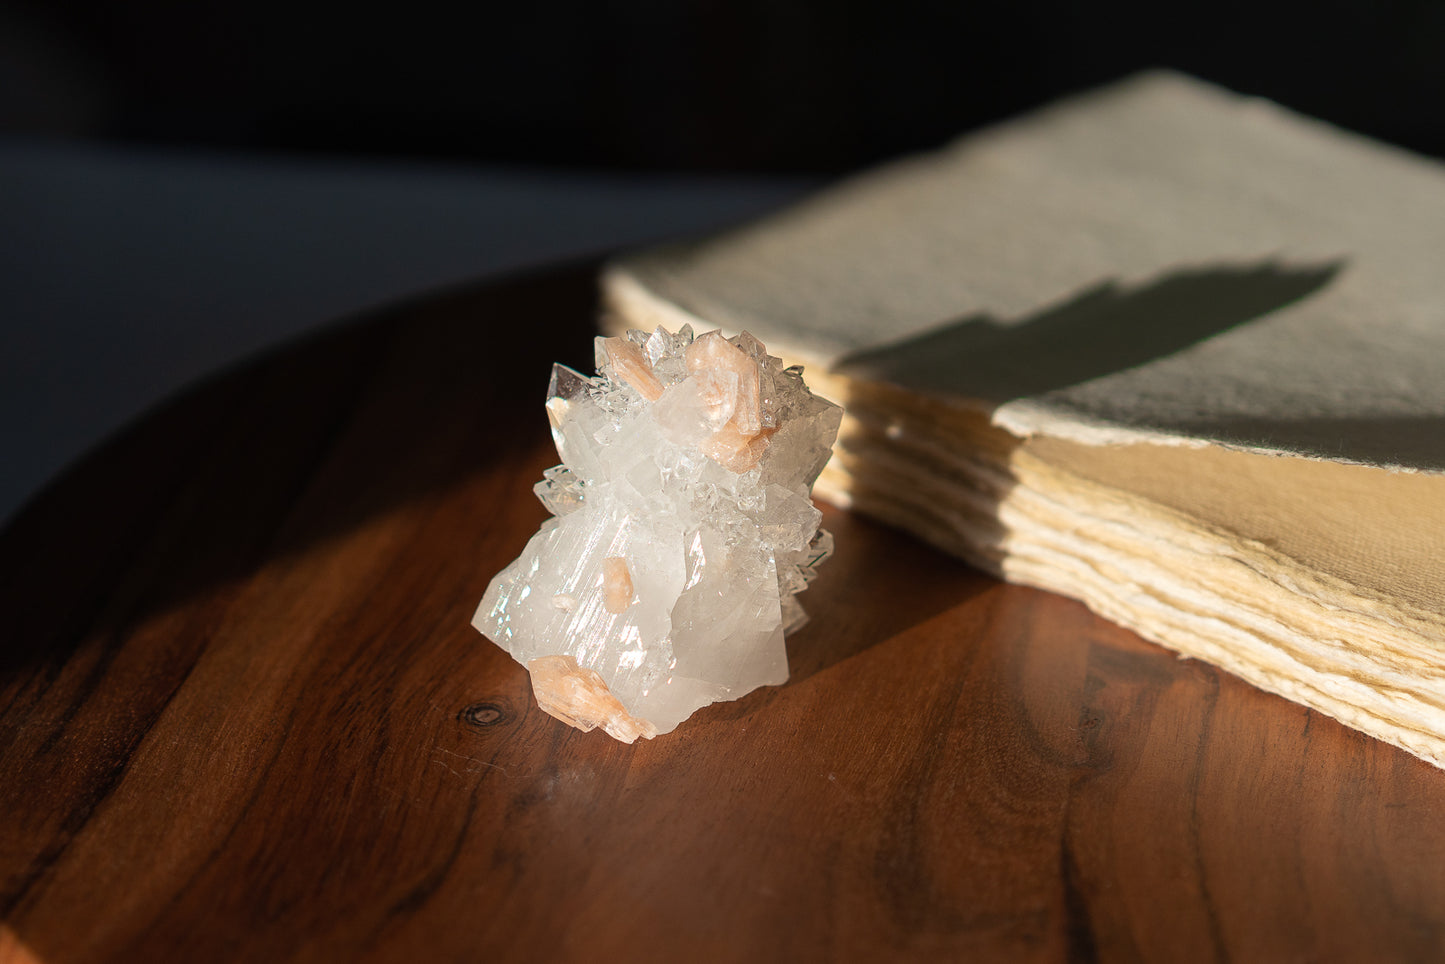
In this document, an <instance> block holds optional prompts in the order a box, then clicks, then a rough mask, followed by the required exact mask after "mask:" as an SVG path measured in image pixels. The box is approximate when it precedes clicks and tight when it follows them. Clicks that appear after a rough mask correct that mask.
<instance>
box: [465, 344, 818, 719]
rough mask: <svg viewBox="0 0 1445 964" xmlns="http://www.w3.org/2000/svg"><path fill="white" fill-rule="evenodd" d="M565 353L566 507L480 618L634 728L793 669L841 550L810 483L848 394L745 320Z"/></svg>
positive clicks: (556, 476) (603, 713)
mask: <svg viewBox="0 0 1445 964" xmlns="http://www.w3.org/2000/svg"><path fill="white" fill-rule="evenodd" d="M596 356H597V371H598V374H597V377H595V378H588V377H585V376H583V375H580V374H578V373H577V372H575V371H573V370H571V369H570V368H566V367H563V366H561V365H557V366H555V367H554V368H553V370H552V384H551V387H550V389H549V391H548V399H547V416H548V419H549V420H550V421H551V423H552V438H553V440H554V441H555V442H556V445H557V454H558V455H560V456H561V458H562V462H563V464H562V465H559V466H557V467H555V468H551V469H548V470H547V471H546V472H545V473H543V479H542V481H541V482H538V483H537V485H536V486H535V491H536V493H537V497H538V498H539V499H541V500H542V504H543V505H545V506H546V507H547V509H548V510H550V511H551V513H552V515H553V516H554V518H551V519H548V520H547V521H546V522H544V523H543V524H542V527H541V529H539V530H538V532H537V534H536V535H535V536H533V537H532V540H531V541H530V542H529V543H527V548H526V549H525V550H523V552H522V554H521V556H519V557H518V558H517V559H516V561H515V562H513V563H512V564H511V565H510V566H508V567H507V568H506V569H504V570H503V571H502V572H500V573H499V574H498V575H497V576H496V578H494V579H493V580H492V583H491V585H490V586H489V587H488V588H487V592H486V595H485V596H484V597H483V598H482V602H481V605H480V606H479V607H478V608H477V613H476V616H475V617H474V618H473V620H472V625H474V626H475V627H476V628H477V629H478V630H480V631H481V632H482V633H483V634H484V635H486V636H487V637H488V638H489V639H491V640H492V641H493V642H495V643H497V645H499V646H501V647H502V648H503V649H505V650H507V652H509V653H511V654H512V656H513V657H514V658H516V660H517V661H518V662H520V663H522V664H523V665H524V666H526V667H527V669H528V670H529V672H530V673H531V675H532V687H533V691H534V692H535V693H536V696H537V702H538V704H539V705H540V706H541V708H542V709H543V710H545V711H546V712H548V713H550V714H551V715H552V716H555V717H557V718H558V719H560V720H562V721H564V722H566V723H570V724H571V725H573V726H575V727H578V728H579V729H582V730H590V729H593V728H594V727H598V726H600V727H602V728H603V729H604V730H606V732H607V733H608V734H610V735H611V736H613V737H615V738H616V739H619V740H622V741H624V742H627V743H631V742H632V741H633V740H635V739H637V737H639V736H643V737H647V738H649V739H650V738H652V737H654V736H656V735H657V734H659V733H666V732H668V731H670V730H672V729H673V728H674V727H676V726H677V725H678V724H679V723H680V722H682V721H683V720H685V719H687V717H688V716H690V715H692V713H693V711H695V710H697V709H698V708H699V707H702V706H706V705H707V704H709V703H713V702H716V701H718V700H729V699H737V698H738V697H740V696H742V695H744V694H745V693H748V692H750V691H751V690H753V689H755V688H757V687H759V686H764V685H776V684H779V683H782V682H784V681H785V680H786V679H787V678H788V658H787V652H786V650H785V649H784V645H783V637H784V634H785V633H789V632H792V631H793V630H794V629H797V628H798V627H799V626H801V625H802V624H803V623H804V622H805V621H806V619H807V617H806V616H805V615H804V613H803V609H802V607H801V606H799V605H798V602H797V600H796V599H795V598H794V597H795V596H796V595H797V593H799V592H801V591H802V590H803V589H805V588H807V585H808V583H809V582H810V581H811V580H812V578H813V576H814V575H815V573H816V570H817V566H818V564H819V563H821V562H822V561H823V560H824V559H826V558H827V557H828V556H829V555H830V554H831V552H832V537H831V536H830V535H829V534H828V533H827V532H826V531H824V530H822V529H819V528H818V522H819V520H820V519H821V518H822V515H821V513H820V512H819V511H818V510H817V509H816V508H814V506H813V503H812V501H811V499H810V497H809V496H810V492H811V488H812V484H813V480H814V479H816V478H817V476H818V473H819V472H820V471H821V470H822V468H823V464H824V463H825V462H827V460H828V454H829V451H830V448H831V446H832V443H833V438H834V436H835V435H837V433H838V424H839V421H840V419H841V418H842V409H840V408H839V407H838V406H836V405H834V404H833V403H831V402H829V401H827V400H825V399H822V398H819V397H818V396H816V395H814V394H813V393H812V392H810V391H808V389H807V387H806V386H805V385H804V384H803V378H802V369H801V368H798V367H793V368H784V367H783V365H782V362H781V361H779V360H778V359H777V358H775V357H773V356H771V355H769V354H768V353H767V351H766V349H765V348H764V347H763V344H762V343H761V342H759V341H758V340H757V339H756V338H754V337H752V336H751V335H749V334H747V333H746V332H744V333H743V334H741V335H738V336H737V337H735V338H725V337H723V335H722V334H721V333H720V332H716V331H712V332H707V333H706V334H703V335H700V336H698V337H696V338H694V337H693V333H692V329H691V328H689V327H687V326H684V327H683V328H682V329H681V330H680V331H678V332H677V333H676V334H671V333H669V332H668V331H667V330H665V329H663V328H659V329H657V330H656V331H654V332H652V333H650V334H649V333H648V332H644V331H631V332H628V334H627V336H626V337H619V338H598V339H597V348H596Z"/></svg>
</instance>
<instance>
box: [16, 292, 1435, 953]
mask: <svg viewBox="0 0 1445 964" xmlns="http://www.w3.org/2000/svg"><path fill="white" fill-rule="evenodd" d="M592 312H593V297H592V266H580V267H574V268H569V269H564V270H557V271H552V272H548V273H544V274H541V275H537V276H532V277H527V278H521V279H516V280H512V281H509V282H506V283H499V284H492V285H486V286H479V287H477V288H475V289H470V290H460V291H455V292H450V293H445V294H442V295H438V296H435V297H432V298H428V299H425V300H422V301H418V302H415V303H412V304H408V305H402V306H399V307H398V308H396V309H394V310H391V311H389V312H386V313H383V314H379V315H377V316H375V317H372V318H369V319H364V320H361V321H358V322H354V323H351V324H348V325H344V326H341V327H338V328H335V329H332V330H330V331H328V332H327V333H325V334H324V335H322V336H320V337H317V338H314V339H312V340H310V341H308V342H305V343H301V344H298V345H294V346H291V347H288V348H286V349H284V350H282V351H279V352H276V353H274V354H271V355H269V356H266V357H264V358H261V359H258V360H256V361H254V362H253V363H250V364H247V365H245V366H242V367H240V368H238V369H236V370H233V371H230V372H227V373H224V374H222V375H220V376H218V377H217V378H215V379H212V380H211V381H210V382H208V383H206V384H205V385H203V386H201V387H199V388H198V389H196V390H194V391H192V392H190V393H187V394H186V395H184V396H182V397H179V398H177V399H175V400H173V401H172V402H171V403H170V404H168V405H166V406H164V407H163V408H162V409H160V410H159V411H156V412H153V413H151V414H150V415H148V416H147V417H145V418H144V419H142V420H140V421H139V422H138V423H137V424H135V425H134V426H132V427H131V429H130V430H129V431H127V432H126V433H124V434H123V435H122V436H121V437H119V438H118V439H116V440H115V441H113V442H112V443H110V444H109V445H107V446H106V447H105V448H104V449H102V450H100V451H98V452H96V453H94V454H93V455H92V456H91V457H90V458H88V459H87V460H85V461H84V462H83V463H82V464H80V465H78V466H76V467H75V468H74V469H73V470H72V471H71V472H70V473H69V474H68V475H67V476H66V477H64V478H63V479H61V480H60V481H59V482H57V483H56V484H55V485H53V486H52V487H51V488H50V489H49V490H47V492H46V493H45V494H44V495H43V496H41V497H40V498H39V499H38V500H37V501H35V502H34V503H33V504H32V505H30V506H29V507H28V509H27V510H26V512H25V513H24V514H23V515H22V516H21V517H20V518H18V519H17V520H16V521H15V523H14V524H13V525H12V526H11V527H10V528H9V529H8V530H7V531H6V532H5V533H4V534H3V535H0V618H3V629H0V640H3V646H0V960H5V961H42V962H45V964H79V962H88V961H102V960H105V961H112V960H115V961H147V962H151V961H167V960H179V961H229V960H264V961H276V960H317V961H334V960H368V961H415V960H427V961H432V962H444V961H473V960H483V959H501V960H540V959H549V960H580V959H586V960H603V961H606V960H622V959H630V960H644V961H645V960H687V959H710V960H723V961H731V960H738V961H741V960H760V959H761V960H813V959H850V960H881V959H899V958H916V959H923V960H936V959H940V958H945V959H946V958H955V957H962V956H982V957H986V958H1004V959H1010V960H1057V959H1064V958H1075V959H1084V960H1087V959H1095V958H1099V959H1109V960H1130V959H1147V960H1219V959H1226V958H1235V959H1245V960H1251V959H1253V960H1281V959H1300V960H1306V959H1307V960H1327V959H1340V960H1345V959H1353V960H1364V959H1371V960H1378V959H1382V958H1396V959H1420V960H1426V959H1439V958H1441V957H1442V956H1445V821H1442V820H1441V815H1442V813H1445V773H1442V772H1440V771H1437V770H1435V769H1432V768H1431V767H1429V766H1428V765H1426V764H1424V763H1422V762H1421V761H1419V760H1416V759H1414V758H1412V757H1410V756H1408V755H1407V754H1404V753H1402V752H1399V751H1397V750H1394V749H1392V748H1390V747H1388V746H1385V745H1383V744H1380V743H1376V742H1374V741H1372V740H1369V739H1368V738H1365V737H1362V736H1360V735H1358V734H1356V733H1353V732H1351V731H1350V730H1348V729H1346V728H1344V727H1342V726H1340V725H1338V724H1336V723H1334V722H1332V721H1330V720H1327V719H1324V718H1320V717H1316V716H1315V715H1313V714H1311V713H1310V712H1308V711H1306V710H1304V709H1302V708H1300V707H1297V706H1294V705H1292V704H1289V703H1287V702H1285V701H1283V700H1280V699H1277V698H1275V697H1271V696H1267V695H1265V694H1263V693H1260V692H1258V691H1256V690H1253V689H1251V688H1249V687H1247V686H1245V685H1244V684H1242V683H1240V682H1238V681H1236V680H1234V679H1232V678H1230V677H1228V676H1225V675H1222V674H1220V673H1218V672H1216V671H1215V670H1213V669H1211V668H1209V667H1206V666H1202V665H1199V664H1197V663H1193V662H1188V661H1181V660H1178V659H1176V658H1175V657H1173V656H1171V655H1170V654H1168V653H1166V652H1164V651H1163V650H1160V649H1158V648H1155V647H1153V646H1150V645H1148V644H1146V643H1144V642H1142V641H1141V640H1139V639H1138V638H1137V637H1135V636H1133V635H1132V634H1130V633H1128V632H1125V631H1124V630H1121V629H1118V628H1117V627H1114V626H1111V625H1109V624H1107V623H1105V622H1103V621H1101V620H1099V619H1097V618H1095V617H1093V616H1092V615H1090V614H1089V613H1088V612H1087V611H1086V610H1085V609H1083V607H1081V606H1080V605H1078V604H1076V603H1073V602H1070V601H1068V600H1065V599H1062V598H1059V597H1056V596H1051V595H1049V594H1046V593H1042V592H1037V591H1033V590H1029V589H1023V588H1019V587H1014V586H1006V585H1002V584H999V583H997V582H995V581H993V580H991V579H989V578H987V577H985V576H983V575H980V574H978V573H977V572H975V571H973V570H971V569H969V568H968V567H966V566H964V565H963V564H962V563H959V562H956V561H954V560H951V559H949V558H946V557H943V556H941V555H939V554H937V553H935V552H933V551H931V550H929V549H927V548H925V547H923V546H920V545H918V544H916V543H914V542H912V541H910V540H908V539H906V538H904V537H902V536H900V535H898V534H895V533H893V532H890V531H887V530H885V529H883V528H881V527H879V526H876V525H874V524H872V523H870V522H868V521H866V520H864V519H860V518H855V517H851V516H849V515H847V514H846V513H841V512H837V511H829V512H828V513H827V520H826V523H825V524H826V525H828V526H829V527H831V528H833V529H834V531H835V533H836V534H837V537H838V547H839V548H838V554H837V557H836V559H835V560H834V561H833V562H831V563H830V564H829V565H828V566H827V567H825V569H824V571H823V574H822V575H821V576H820V578H819V580H818V581H817V583H816V584H815V586H814V587H813V588H812V589H810V590H809V592H808V593H807V594H806V595H805V596H804V597H803V601H804V603H805V605H806V606H807V607H808V609H809V611H810V612H811V613H812V614H813V622H812V624H811V625H810V626H809V627H808V628H807V629H805V630H804V631H803V632H802V633H800V634H798V635H797V636H796V637H795V638H794V639H793V640H791V641H790V643H789V650H790V662H791V666H792V671H793V678H792V681H791V682H790V683H789V684H788V685H787V686H785V687H781V688H775V689H768V690H764V691H760V692H757V693H754V694H753V695H751V696H749V697H747V698H746V699H744V700H741V701H739V702H737V703H729V704H723V705H718V706H714V707H710V708H708V709H706V710H704V711H702V712H700V713H698V714H697V715H696V716H695V717H694V718H693V719H692V720H691V721H689V722H688V723H686V724H684V725H683V726H682V727H681V728H680V729H679V730H677V731H676V732H675V733H673V734H670V735H668V736H665V737H661V738H659V739H657V740H655V741H653V742H650V743H647V742H644V743H639V744H637V745H634V746H625V745H622V744H619V743H616V742H614V741H612V740H610V739H609V738H607V737H606V736H604V735H602V734H601V733H600V732H594V733H589V734H582V733H579V732H576V731H573V730H570V729H568V728H565V727H563V726H561V725H560V724H558V723H556V722H555V721H553V720H552V719H551V718H549V717H547V716H545V715H544V714H542V713H541V712H540V711H538V710H537V709H536V707H535V706H534V705H533V703H532V700H531V696H530V692H529V687H528V682H527V677H526V674H525V671H523V670H522V668H521V667H519V666H517V665H516V664H515V663H513V662H512V661H511V659H510V658H509V657H507V656H506V655H505V654H503V653H502V652H501V651H500V650H498V649H496V648H495V647H493V646H491V645H490V644H488V643H486V642H485V641H484V640H482V639H481V638H480V637H479V636H477V635H476V634H475V633H474V632H473V631H472V630H471V628H470V627H469V625H468V619H469V617H470V615H471V611H472V609H473V607H474V606H475V605H476V602H477V600H478V599H479V598H480V597H481V594H482V592H483V590H484V589H485V587H486V584H487V582H488V580H489V579H490V577H491V576H492V574H493V573H494V572H495V571H496V570H498V569H499V568H501V566H503V565H504V564H505V563H507V562H508V561H510V560H511V559H512V558H513V557H514V556H515V554H516V553H517V552H518V551H519V550H520V548H521V546H522V545H523V544H524V543H525V541H526V539H527V537H528V536H529V535H530V534H531V532H532V531H533V530H534V528H535V527H536V525H537V523H538V522H539V521H540V520H541V518H542V517H543V515H544V513H543V510H542V508H541V506H540V505H539V504H537V502H536V501H535V499H534V498H533V496H532V494H531V491H530V490H531V485H532V483H533V482H534V481H535V480H536V479H537V478H538V477H540V473H541V471H542V469H543V468H545V467H546V466H548V465H550V464H551V463H552V462H553V461H554V460H555V459H554V454H553V452H552V451H551V448H550V441H549V439H548V437H547V432H546V422H545V417H544V415H543V412H542V408H541V404H540V402H541V396H542V395H543V393H544V388H545V385H546V380H547V370H548V366H549V364H550V362H551V361H552V360H553V359H554V357H555V358H558V359H560V360H563V361H568V362H570V363H572V364H574V365H579V366H585V365H586V364H587V359H588V357H589V354H590V345H589V343H588V341H587V338H588V335H589V333H590V330H591V323H592ZM538 332H546V333H547V334H546V335H545V336H544V337H539V336H538ZM554 332H555V333H556V334H555V336H554V335H553V333H554Z"/></svg>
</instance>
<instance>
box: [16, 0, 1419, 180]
mask: <svg viewBox="0 0 1445 964" xmlns="http://www.w3.org/2000/svg"><path fill="white" fill-rule="evenodd" d="M0 38H3V39H0V124H3V128H4V129H7V130H10V131H25V132H45V133H51V134H61V135H87V136H100V137H106V138H113V139H121V140H126V141H132V142H135V141H139V142H144V143H150V144H157V143H159V144H184V145H194V146H204V147H210V148H243V149H261V150H266V151H286V152H295V151H302V152H324V153H329V154H334V153H348V154H358V153H360V154H369V155H382V156H404V157H425V158H446V159H453V160H466V161H486V162H493V163H496V162H501V163H504V164H524V165H530V166H540V167H546V168H592V169H599V168H600V169H613V170H617V169H621V170H641V171H659V170H663V171H691V172H738V171H748V172H786V173H806V174H834V173H838V172H842V171H845V170H849V169H852V168H856V167H858V166H861V165H864V164H867V163H869V162H872V161H875V160H878V159H879V158H882V157H885V156H889V155H892V154H896V153H899V152H902V151H907V150H911V149H915V148H920V147H926V146H930V145H933V144H936V143H939V142H941V141H943V140H946V139H948V138H950V137H952V136H953V135H955V134H957V133H960V132H962V131H965V130H968V129H971V128H974V127H977V126H979V125H981V124H983V123H986V122H989V121H992V120H996V119H998V118H1001V117H1006V116H1008V115H1011V114H1014V113H1017V112H1019V111H1021V110H1023V109H1026V108H1028V107H1031V106H1034V105H1036V104H1039V103H1042V102H1044V101H1047V100H1049V99H1052V98H1054V97H1056V96H1058V95H1060V94H1062V93H1066V92H1069V91H1072V90H1077V89H1081V88H1085V87H1089V86H1092V85H1095V84H1098V83H1100V82H1104V81H1108V80H1110V79H1113V78H1116V77H1119V76H1122V75H1125V74H1128V73H1131V72H1133V71H1135V70H1139V69H1141V68H1146V67H1151V66H1168V67H1174V68H1177V69H1180V70H1183V71H1186V72H1190V73H1193V74H1196V75H1198V76H1202V77H1205V78H1207V79H1210V80H1213V81H1215V82H1217V83H1220V84H1223V85H1225V86H1227V87H1231V88H1234V89H1236V90H1241V91H1244V92H1248V93H1253V94H1260V95H1263V96H1267V97H1270V98H1273V99H1275V100H1278V101H1280V102H1282V103H1284V104H1286V105H1288V106H1291V107H1294V108H1296V109H1298V110H1301V111H1304V112H1306V113H1309V114H1313V115H1316V116H1319V117H1322V118H1325V119H1327V120H1330V121H1333V122H1335V123H1337V124H1340V125H1342V126H1345V127H1349V128H1353V129H1356V130H1360V131H1363V132H1366V133H1369V134H1372V135H1375V136H1376V137H1379V138H1382V139H1384V140H1388V141H1393V142H1395V143H1397V144H1400V145H1403V146H1406V147H1409V148H1412V149H1415V150H1417V151H1421V152H1424V153H1429V154H1435V155H1442V154H1445V106H1442V104H1445V3H1442V2H1440V0H1351V2H1345V3H1328V2H1324V3H1313V4H1303V3H1289V4H1269V3H1258V2H1256V3H1247V2H1234V0H1221V2H1216V3H1212V4H1208V5H1199V4H1192V5H1191V4H1184V5H1181V4H1171V3H1167V2H1159V0H1149V2H1120V0H1113V2H1093V3H1067V4H1066V3H1052V4H1048V3H1042V4H1041V3H1031V4H1012V5H1011V4H1006V3H995V4H987V5H985V4H967V3H925V2H894V3H870V4H857V3H846V2H824V0H773V2H767V0H733V2H724V0H691V2H689V0H626V2H618V3H606V2H599V0H557V2H537V3H530V4H527V3H509V4H498V5H493V4H488V3H485V2H480V3H473V4H469V5H466V6H465V7H463V6H461V5H456V6H453V5H428V4H418V3H409V4H399V5H395V6H392V7H390V8H388V9H379V10H376V9H372V8H365V7H362V6H359V5H357V6H352V7H350V8H336V9H334V10H332V9H328V8H323V7H320V6H318V5H316V4H307V3H299V4H298V3H283V2H280V0H248V2H245V3H241V2H233V3H225V4H214V3H195V2H184V0H131V2H116V0H0Z"/></svg>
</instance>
